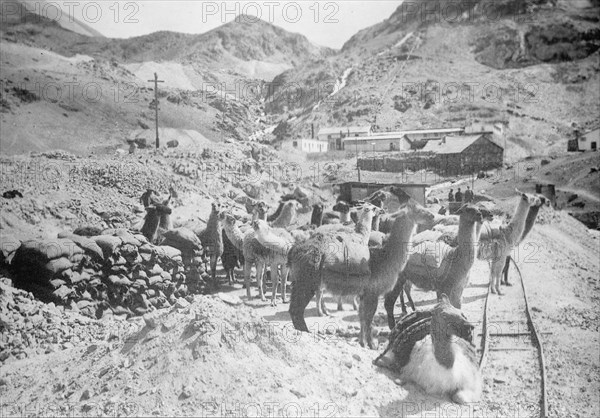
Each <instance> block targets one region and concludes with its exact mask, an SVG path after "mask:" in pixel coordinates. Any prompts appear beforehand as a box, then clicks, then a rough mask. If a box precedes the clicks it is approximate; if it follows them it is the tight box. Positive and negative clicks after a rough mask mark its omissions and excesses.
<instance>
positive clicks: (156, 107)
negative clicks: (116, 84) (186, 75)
mask: <svg viewBox="0 0 600 418" xmlns="http://www.w3.org/2000/svg"><path fill="white" fill-rule="evenodd" d="M148 82H150V83H152V82H154V110H155V115H156V116H155V120H156V148H157V149H158V147H159V145H160V143H159V141H158V83H164V82H165V81H164V80H159V79H158V75H157V74H156V73H154V80H148Z"/></svg>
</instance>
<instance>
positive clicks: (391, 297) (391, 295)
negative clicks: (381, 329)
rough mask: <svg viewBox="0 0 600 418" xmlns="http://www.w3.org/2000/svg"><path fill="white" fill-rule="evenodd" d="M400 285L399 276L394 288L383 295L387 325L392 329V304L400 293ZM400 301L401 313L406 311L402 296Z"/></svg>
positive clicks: (394, 320)
mask: <svg viewBox="0 0 600 418" xmlns="http://www.w3.org/2000/svg"><path fill="white" fill-rule="evenodd" d="M402 285H403V283H402V280H401V279H400V278H399V279H398V281H397V282H396V285H395V286H394V288H393V289H392V290H390V291H389V292H388V293H387V294H386V295H385V299H384V303H383V306H384V307H385V311H386V312H387V320H388V326H389V327H390V329H394V327H395V326H396V318H394V306H395V305H396V301H397V300H398V296H399V295H400V294H401V293H402ZM401 301H402V313H406V306H404V297H402V299H401ZM359 311H360V310H359Z"/></svg>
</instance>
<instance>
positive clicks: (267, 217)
mask: <svg viewBox="0 0 600 418" xmlns="http://www.w3.org/2000/svg"><path fill="white" fill-rule="evenodd" d="M283 205H284V202H279V206H277V209H276V210H275V213H273V214H272V215H267V213H266V212H265V219H263V220H264V221H275V220H277V218H279V217H280V216H281V211H282V210H283ZM261 219H262V218H261Z"/></svg>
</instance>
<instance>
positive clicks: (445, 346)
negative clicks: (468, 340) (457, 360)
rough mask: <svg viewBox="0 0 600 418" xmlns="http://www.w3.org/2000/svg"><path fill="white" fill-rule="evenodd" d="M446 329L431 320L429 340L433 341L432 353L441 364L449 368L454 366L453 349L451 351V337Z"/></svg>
mask: <svg viewBox="0 0 600 418" xmlns="http://www.w3.org/2000/svg"><path fill="white" fill-rule="evenodd" d="M447 331H448V329H447V327H445V326H444V325H442V324H438V323H436V322H434V321H431V341H432V342H433V354H434V355H435V359H436V360H437V361H438V363H440V364H441V365H442V366H444V367H446V368H448V369H450V368H452V366H454V351H452V338H458V337H452V336H450V335H448V332H447Z"/></svg>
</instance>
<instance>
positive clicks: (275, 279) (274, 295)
mask: <svg viewBox="0 0 600 418" xmlns="http://www.w3.org/2000/svg"><path fill="white" fill-rule="evenodd" d="M271 281H272V282H273V285H272V287H271V289H272V295H271V306H275V305H277V300H276V299H277V286H278V285H279V273H278V272H277V264H276V263H271Z"/></svg>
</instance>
